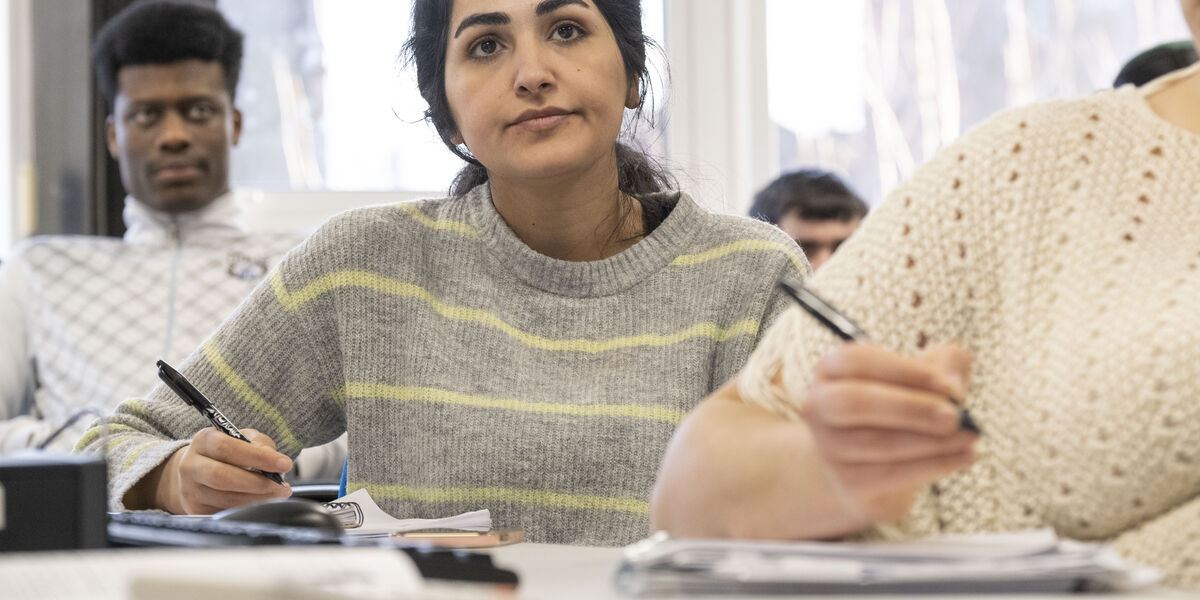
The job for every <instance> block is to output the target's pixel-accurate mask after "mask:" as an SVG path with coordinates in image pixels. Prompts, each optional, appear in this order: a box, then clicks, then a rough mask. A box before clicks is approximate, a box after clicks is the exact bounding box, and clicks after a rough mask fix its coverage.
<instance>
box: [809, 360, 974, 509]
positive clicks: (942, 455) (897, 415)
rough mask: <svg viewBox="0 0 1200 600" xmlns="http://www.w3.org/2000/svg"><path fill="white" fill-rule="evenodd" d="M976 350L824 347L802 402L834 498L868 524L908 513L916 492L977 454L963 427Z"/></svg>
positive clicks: (953, 470) (972, 440)
mask: <svg viewBox="0 0 1200 600" xmlns="http://www.w3.org/2000/svg"><path fill="white" fill-rule="evenodd" d="M970 362H971V357H970V354H969V353H968V352H967V351H966V350H964V349H962V348H959V347H957V346H951V345H941V346H935V347H932V348H930V349H929V350H927V351H926V352H925V353H924V354H922V355H920V356H918V357H904V356H900V355H898V354H895V353H893V352H889V351H887V350H884V349H882V348H879V347H877V346H871V345H866V344H847V345H844V346H840V347H838V348H837V349H836V350H834V351H832V352H830V353H829V354H828V355H826V356H824V357H823V358H822V359H821V361H820V362H819V363H818V364H817V366H816V369H815V371H814V377H813V380H812V383H811V385H810V386H809V388H808V390H807V393H805V394H804V398H803V400H802V401H801V403H800V410H799V413H800V416H801V417H802V418H803V419H804V420H805V421H806V422H807V423H808V426H809V429H810V430H811V432H812V436H813V443H814V445H815V449H816V452H817V455H818V458H819V459H820V462H821V463H822V465H823V466H824V467H825V471H826V476H827V478H828V480H829V483H830V485H831V487H832V490H833V493H834V496H835V499H836V501H837V502H838V503H839V504H840V505H841V506H842V508H843V510H844V512H845V514H846V516H847V517H849V518H851V519H852V520H855V521H857V522H859V524H860V525H861V526H862V527H867V526H869V525H872V524H876V523H886V522H892V521H898V520H900V519H902V518H903V517H904V516H905V515H906V514H907V513H908V511H909V510H910V509H911V508H912V504H913V502H914V501H915V498H916V494H917V492H918V491H919V490H920V489H922V488H923V487H924V486H926V485H928V484H929V483H931V482H933V481H935V480H937V479H939V478H941V477H944V476H946V475H949V474H951V473H954V472H955V471H959V470H961V469H964V468H966V467H967V466H969V465H971V464H972V463H973V462H974V461H975V451H974V449H975V442H976V441H977V440H978V439H979V436H978V435H977V434H974V433H971V432H968V431H963V430H961V429H960V428H959V419H960V410H959V407H957V406H955V405H954V404H952V403H951V402H950V401H949V400H948V399H947V397H948V396H954V397H956V398H962V397H963V395H964V392H965V390H966V382H967V378H968V376H969V372H970Z"/></svg>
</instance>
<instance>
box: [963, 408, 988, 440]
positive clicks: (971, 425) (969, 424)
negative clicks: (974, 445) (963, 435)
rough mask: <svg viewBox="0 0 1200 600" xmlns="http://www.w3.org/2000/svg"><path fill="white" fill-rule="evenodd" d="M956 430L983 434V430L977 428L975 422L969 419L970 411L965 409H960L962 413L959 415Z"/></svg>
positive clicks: (977, 425) (971, 418)
mask: <svg viewBox="0 0 1200 600" xmlns="http://www.w3.org/2000/svg"><path fill="white" fill-rule="evenodd" d="M958 428H959V429H961V430H963V431H970V432H971V433H975V434H982V433H983V430H982V429H980V428H979V424H978V423H976V422H975V419H974V418H973V417H971V411H969V410H967V409H965V408H964V409H962V413H960V416H959V419H958Z"/></svg>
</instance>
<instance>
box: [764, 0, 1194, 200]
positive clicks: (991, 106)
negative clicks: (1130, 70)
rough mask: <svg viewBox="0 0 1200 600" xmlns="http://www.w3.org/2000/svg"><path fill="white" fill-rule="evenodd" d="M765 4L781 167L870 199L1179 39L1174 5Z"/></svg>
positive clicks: (1150, 1) (886, 0) (919, 0)
mask: <svg viewBox="0 0 1200 600" xmlns="http://www.w3.org/2000/svg"><path fill="white" fill-rule="evenodd" d="M766 1H767V6H766V9H767V56H768V59H767V61H768V65H767V68H768V81H769V90H768V98H769V100H768V102H769V112H770V115H771V119H772V121H774V123H775V124H776V128H777V129H776V132H777V134H778V138H779V147H778V151H779V164H780V167H781V169H782V170H784V171H787V170H791V169H795V168H800V167H806V166H819V167H823V168H826V169H832V170H834V171H837V172H839V173H842V174H845V175H846V176H847V178H848V179H849V181H850V182H851V184H852V185H853V186H854V187H855V188H856V189H857V190H858V191H859V192H860V193H861V194H862V195H863V197H864V198H866V199H868V201H869V202H872V203H874V202H878V201H879V200H880V199H881V198H883V196H884V195H885V194H886V193H887V192H888V191H890V190H891V189H892V188H893V187H895V186H896V184H897V183H899V182H900V181H902V180H903V179H905V178H907V177H908V176H909V175H911V174H912V172H913V170H914V169H915V168H916V167H917V166H919V165H920V164H921V163H923V162H925V161H926V160H928V159H929V158H930V157H932V155H933V154H934V153H935V152H936V151H937V150H938V149H939V148H941V147H943V146H944V145H946V144H947V143H948V142H950V141H951V140H954V139H955V138H957V137H958V136H959V135H961V134H962V133H964V132H965V131H966V130H967V129H969V128H970V127H971V126H973V125H976V124H978V123H979V122H981V121H983V120H984V119H986V118H987V117H989V116H991V115H992V114H995V113H996V112H998V111H1001V110H1004V109H1006V108H1011V107H1016V106H1021V105H1024V104H1028V103H1030V102H1035V101H1041V100H1049V99H1054V98H1065V97H1072V96H1078V95H1083V94H1088V93H1091V92H1094V91H1096V90H1100V89H1103V88H1107V87H1109V86H1110V85H1111V82H1112V80H1113V78H1114V77H1115V76H1116V74H1117V72H1118V71H1119V70H1120V68H1121V66H1122V65H1123V64H1124V62H1125V61H1126V60H1128V59H1129V58H1131V57H1133V56H1134V55H1136V54H1137V53H1138V52H1140V51H1142V50H1144V49H1146V48H1149V47H1151V46H1154V45H1156V44H1159V43H1162V42H1165V41H1171V40H1179V39H1188V38H1190V34H1189V33H1188V30H1187V27H1186V25H1185V23H1184V21H1183V17H1182V16H1181V14H1180V9H1179V2H1178V0H1087V1H1086V2H1085V1H1083V0H839V1H838V2H828V1H826V0H766Z"/></svg>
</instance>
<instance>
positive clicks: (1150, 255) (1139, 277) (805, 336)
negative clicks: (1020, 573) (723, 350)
mask: <svg viewBox="0 0 1200 600" xmlns="http://www.w3.org/2000/svg"><path fill="white" fill-rule="evenodd" d="M1197 69H1200V67H1196V69H1193V70H1191V71H1188V72H1184V73H1181V74H1180V75H1178V76H1176V77H1185V76H1189V75H1190V74H1194V73H1195V72H1196V70H1197ZM1165 83H1167V81H1163V80H1160V83H1159V85H1163V84H1165ZM1197 165H1200V136H1196V135H1194V134H1192V133H1189V132H1187V131H1184V130H1182V129H1179V128H1177V127H1174V126H1173V125H1171V124H1169V123H1168V122H1166V121H1164V120H1162V119H1161V118H1160V117H1159V116H1157V115H1156V114H1155V113H1154V112H1153V111H1152V110H1151V109H1150V107H1149V105H1148V104H1147V103H1146V101H1145V100H1144V99H1143V98H1142V96H1141V95H1140V93H1139V91H1138V90H1137V89H1135V88H1133V87H1132V86H1128V87H1124V88H1121V89H1119V90H1116V91H1106V92H1101V93H1097V94H1095V95H1093V96H1091V97H1088V98H1082V99H1078V100H1070V101H1059V102H1053V103H1048V104H1041V105H1035V106H1031V107H1028V108H1023V109H1019V110H1015V111H1011V112H1008V113H1006V114H1003V115H1000V116H997V117H996V118H994V119H991V120H990V121H988V122H987V123H986V124H984V125H982V126H980V127H978V128H976V129H975V130H974V131H972V132H970V133H968V134H967V135H966V136H964V137H963V139H961V140H960V141H958V142H957V143H955V144H954V145H953V146H951V147H949V148H947V149H946V150H944V151H942V152H941V153H939V154H938V156H936V157H934V159H933V160H932V161H931V162H930V163H929V164H928V165H926V166H924V167H922V168H921V170H920V171H918V172H917V174H916V176H915V177H913V179H912V180H911V181H909V182H908V183H906V184H904V185H903V186H901V187H899V188H897V190H896V191H895V192H894V193H893V194H892V195H891V196H890V197H889V198H888V200H887V201H886V202H884V203H883V204H882V205H881V206H880V207H878V208H877V209H876V210H875V211H874V212H873V213H872V215H871V216H870V217H868V218H867V220H866V221H865V222H864V223H863V227H862V228H861V229H860V230H859V231H858V232H857V233H856V234H855V235H854V237H852V238H851V239H850V240H848V241H847V242H846V243H845V244H843V246H842V248H841V250H839V252H838V254H837V255H836V256H834V258H833V259H832V260H830V262H829V263H828V264H827V265H826V266H825V267H823V268H822V269H821V271H820V273H819V274H818V275H817V276H816V277H815V278H814V279H813V284H814V287H815V288H816V289H818V290H819V291H820V292H821V293H822V294H823V295H825V296H827V297H828V298H829V299H830V301H831V302H833V303H834V304H835V305H836V306H838V307H839V308H841V309H842V310H844V311H846V313H847V314H849V315H851V316H852V317H854V318H855V319H856V320H857V321H858V323H859V324H860V325H861V326H862V327H863V329H865V330H866V331H868V332H870V333H871V334H872V335H873V336H874V338H875V339H876V340H877V341H878V342H879V343H880V344H882V345H884V346H887V347H890V348H893V349H896V350H899V351H902V352H905V353H916V352H917V351H919V350H920V349H921V348H923V347H925V346H926V345H928V344H932V343H935V342H951V341H952V342H957V343H959V344H962V345H963V346H965V347H966V348H967V349H969V350H970V351H971V352H972V354H973V355H974V365H973V367H972V372H971V382H970V389H969V393H968V396H967V398H966V403H967V406H968V407H969V408H970V409H971V411H972V413H974V416H975V418H976V419H977V420H978V421H979V423H980V424H981V425H982V426H983V430H984V436H983V438H982V439H981V440H980V445H979V455H980V458H979V460H978V462H976V464H975V465H974V466H972V467H970V468H969V469H967V470H966V471H964V472H962V473H960V474H957V475H954V476H952V477H949V478H946V479H945V480H943V481H940V482H938V484H937V485H936V486H933V487H931V488H929V490H928V491H929V493H927V494H924V495H923V496H922V497H921V498H920V500H919V501H918V502H917V505H916V506H915V507H914V509H913V511H912V514H911V515H910V517H909V518H908V519H905V520H904V522H902V523H900V530H901V531H903V532H905V533H906V534H908V535H911V536H922V535H928V534H933V533H938V532H975V531H1004V530H1014V529H1024V528H1032V527H1053V528H1054V529H1055V530H1056V531H1058V533H1059V534H1060V535H1063V536H1068V537H1072V538H1077V539H1085V540H1107V541H1111V542H1113V544H1114V545H1115V546H1116V548H1117V549H1118V550H1119V551H1120V552H1122V553H1124V554H1125V555H1126V556H1128V557H1130V558H1132V559H1135V560H1137V561H1139V562H1143V563H1146V564H1149V565H1152V566H1156V567H1160V568H1162V569H1163V570H1164V571H1165V572H1166V573H1167V577H1168V579H1167V580H1168V581H1169V582H1170V583H1171V584H1173V585H1180V586H1186V587H1190V588H1193V589H1200V558H1198V557H1200V468H1198V467H1197V465H1198V464H1200V401H1198V399H1200V360H1198V356H1200V312H1197V307H1196V298H1197V296H1198V295H1200V270H1198V269H1200V267H1198V265H1200V169H1197ZM837 343H840V342H839V341H838V340H836V339H834V338H833V336H832V335H830V334H829V333H828V332H827V331H825V330H824V329H823V328H822V327H820V326H819V325H818V324H816V323H815V322H814V321H813V320H812V319H811V318H810V317H808V316H807V315H805V314H803V313H802V312H801V311H800V310H798V309H796V310H789V311H788V312H787V313H786V314H785V315H784V316H782V317H781V318H780V320H779V323H778V326H776V327H774V328H773V329H772V330H771V332H769V333H768V334H767V335H766V336H765V339H764V341H763V343H762V345H761V346H760V347H759V349H758V350H756V351H755V353H754V355H753V357H752V358H751V359H750V361H749V364H748V366H747V368H746V370H745V372H744V373H743V375H742V376H741V377H739V380H738V381H739V385H740V388H741V391H742V395H743V397H746V398H747V399H749V400H751V401H753V402H755V403H758V404H761V405H763V406H767V407H770V408H773V409H775V410H778V411H780V412H783V413H789V412H790V410H791V409H790V405H789V403H788V400H787V398H789V397H791V398H802V397H803V390H804V389H805V387H806V386H807V384H808V378H809V373H811V370H812V366H813V364H814V363H815V361H817V360H818V359H819V357H820V356H821V355H822V354H823V353H825V352H827V351H828V350H829V348H831V347H832V346H833V345H834V344H837ZM781 369H782V373H783V376H782V383H783V386H782V387H780V386H779V385H777V383H778V382H779V381H780V379H777V378H776V374H777V373H779V371H780V370H781ZM789 390H790V391H789ZM874 533H876V534H878V533H880V532H878V531H877V532H874Z"/></svg>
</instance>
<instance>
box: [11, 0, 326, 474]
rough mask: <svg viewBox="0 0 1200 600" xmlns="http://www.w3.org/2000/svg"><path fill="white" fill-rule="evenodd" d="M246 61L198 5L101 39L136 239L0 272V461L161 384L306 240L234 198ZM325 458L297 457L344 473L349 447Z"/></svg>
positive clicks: (120, 22)
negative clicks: (163, 374) (160, 375)
mask: <svg viewBox="0 0 1200 600" xmlns="http://www.w3.org/2000/svg"><path fill="white" fill-rule="evenodd" d="M241 61H242V35H241V33H239V32H238V31H236V30H235V29H233V28H232V27H231V26H230V25H229V23H228V22H227V21H226V20H225V19H224V17H222V16H221V14H220V13H218V12H217V11H215V10H212V9H209V8H206V7H201V6H196V5H191V4H182V3H172V2H151V3H138V4H136V5H134V6H133V7H131V8H128V9H126V10H125V11H123V12H121V13H120V14H118V15H117V16H116V17H114V18H113V19H112V20H111V21H109V22H108V23H107V24H106V25H105V26H104V27H103V28H102V29H101V30H100V31H99V32H98V33H97V36H96V40H95V42H94V45H93V56H92V63H93V67H94V69H95V72H96V77H97V82H98V85H99V87H100V90H101V92H102V93H103V95H104V97H105V98H106V99H107V100H108V101H109V102H110V103H111V108H112V112H111V114H110V115H109V117H108V127H107V141H108V149H109V152H110V153H111V155H112V157H113V158H114V159H115V160H116V161H117V162H118V164H119V167H120V173H121V182H122V183H123V184H124V186H125V189H126V190H128V191H129V196H128V197H127V198H126V199H125V212H124V219H125V226H126V233H125V235H124V237H123V238H122V239H116V238H108V237H96V236H46V237H38V238H34V239H31V240H29V241H27V242H25V243H24V244H21V245H19V246H18V247H17V248H16V249H15V250H14V252H13V254H12V258H11V260H8V261H6V262H5V263H4V265H3V266H2V267H0V330H3V331H5V338H4V341H3V342H0V371H3V372H6V373H12V374H13V375H12V376H11V377H10V376H5V377H4V379H3V380H0V419H4V420H2V421H0V452H3V451H8V450H14V449H18V448H24V447H35V446H47V447H52V448H57V449H68V450H69V449H71V448H72V447H73V446H74V444H75V442H76V440H77V439H78V438H79V436H80V434H81V433H82V430H83V428H84V427H83V426H85V425H87V424H88V423H90V422H91V420H93V419H94V418H95V417H98V416H101V415H103V414H107V413H108V412H109V411H110V410H111V409H112V407H114V406H116V405H117V403H119V402H120V401H122V400H125V399H127V398H131V397H135V396H139V395H141V394H144V393H145V392H146V391H147V390H148V389H150V388H151V387H152V386H153V385H154V384H155V382H156V381H157V376H156V374H157V369H156V368H155V361H156V360H158V359H164V360H167V361H179V360H182V359H183V358H184V357H185V356H187V354H188V353H189V352H190V351H191V350H192V349H193V348H195V346H196V345H198V344H199V343H200V342H201V341H203V340H204V338H205V337H207V336H208V334H209V333H210V332H211V331H212V330H213V329H215V328H216V326H217V325H219V324H220V323H221V321H222V320H224V318H225V317H226V316H227V315H228V314H229V313H230V312H231V311H232V310H233V308H234V307H235V306H237V305H238V303H239V302H241V300H242V299H243V298H245V297H246V295H247V294H249V293H250V291H251V290H252V289H254V286H255V285H256V284H257V283H258V282H259V281H260V280H261V279H262V278H263V277H264V276H265V275H266V273H267V271H268V270H269V269H270V268H271V267H272V266H273V265H275V264H276V263H277V262H278V261H279V260H280V259H281V258H282V256H283V254H284V253H285V252H286V251H287V250H288V249H290V248H291V247H292V246H294V245H295V244H296V243H298V242H299V241H300V239H301V238H300V236H299V235H290V234H278V233H272V234H250V233H248V232H247V231H245V230H244V229H243V228H242V226H241V225H240V223H239V218H238V211H237V209H236V208H235V206H234V201H233V199H232V198H231V196H230V194H229V162H230V153H231V150H232V148H233V146H234V145H236V144H237V142H238V138H239V136H240V135H241V128H242V117H241V113H240V112H239V111H238V110H237V109H236V108H235V107H234V99H235V94H236V91H237V83H238V76H239V73H240V70H241ZM322 452H325V453H327V454H328V456H324V455H323V454H322ZM322 452H316V453H312V454H310V456H309V457H308V458H307V460H305V461H301V467H300V469H301V472H299V473H298V475H299V476H300V477H306V478H307V477H310V476H317V475H320V476H324V477H335V476H336V475H337V473H338V470H339V468H340V466H341V458H340V456H341V455H344V449H342V450H341V452H340V454H339V451H338V449H337V448H336V447H335V448H331V449H328V450H327V451H322ZM326 463H328V464H326ZM306 467H307V469H306ZM305 470H307V471H308V472H307V473H306V472H303V471H305Z"/></svg>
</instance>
